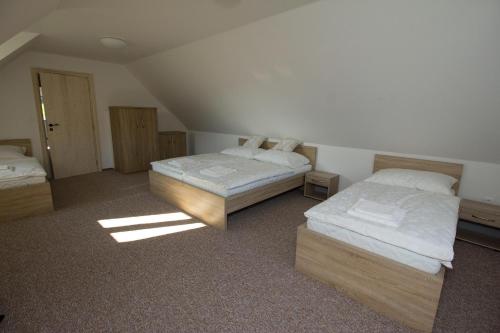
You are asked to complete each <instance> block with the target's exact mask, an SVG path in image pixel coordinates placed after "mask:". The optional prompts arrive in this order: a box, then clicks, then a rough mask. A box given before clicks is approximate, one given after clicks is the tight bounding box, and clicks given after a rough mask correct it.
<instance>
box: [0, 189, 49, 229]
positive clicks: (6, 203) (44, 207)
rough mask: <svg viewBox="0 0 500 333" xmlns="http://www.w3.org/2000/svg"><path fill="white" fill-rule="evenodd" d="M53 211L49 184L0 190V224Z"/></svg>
mask: <svg viewBox="0 0 500 333" xmlns="http://www.w3.org/2000/svg"><path fill="white" fill-rule="evenodd" d="M53 210H54V205H53V202H52V190H51V187H50V183H49V182H45V183H41V184H34V185H28V186H20V187H13V188H7V189H3V190H0V222H4V221H11V220H16V219H20V218H23V217H29V216H36V215H40V214H45V213H49V212H51V211H53Z"/></svg>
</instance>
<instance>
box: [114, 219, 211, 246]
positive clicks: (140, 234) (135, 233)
mask: <svg viewBox="0 0 500 333" xmlns="http://www.w3.org/2000/svg"><path fill="white" fill-rule="evenodd" d="M203 227H206V225H205V224H203V223H199V222H198V223H189V224H179V225H173V226H168V227H159V228H150V229H139V230H131V231H120V232H113V233H111V236H112V237H113V238H114V239H115V240H116V241H117V242H118V243H125V242H133V241H137V240H141V239H147V238H153V237H158V236H163V235H168V234H174V233H177V232H183V231H187V230H193V229H199V228H203Z"/></svg>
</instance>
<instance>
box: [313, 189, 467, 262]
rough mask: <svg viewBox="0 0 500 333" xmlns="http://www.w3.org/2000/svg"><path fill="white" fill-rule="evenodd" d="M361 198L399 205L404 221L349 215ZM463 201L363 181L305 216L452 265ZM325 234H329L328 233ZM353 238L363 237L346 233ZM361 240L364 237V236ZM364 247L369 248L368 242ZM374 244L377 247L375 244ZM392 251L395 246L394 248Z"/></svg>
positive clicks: (397, 257) (346, 237)
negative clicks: (395, 224) (380, 221)
mask: <svg viewBox="0 0 500 333" xmlns="http://www.w3.org/2000/svg"><path fill="white" fill-rule="evenodd" d="M361 198H363V199H366V200H371V201H375V202H378V203H380V204H386V205H387V204H397V205H398V206H399V207H400V208H401V209H404V210H405V211H406V214H405V217H404V219H403V221H402V223H401V224H400V225H399V226H398V227H389V226H385V225H382V224H378V223H374V222H370V221H368V220H365V219H361V218H356V217H353V216H351V215H349V214H347V211H348V210H349V208H350V207H352V206H353V205H354V204H355V203H356V202H357V201H358V200H359V199H361ZM459 203H460V199H459V198H458V197H456V196H453V195H446V194H439V193H432V192H426V191H421V190H417V189H411V188H406V187H401V186H391V185H383V184H377V183H369V182H359V183H356V184H354V185H352V186H351V187H349V188H347V189H346V190H344V191H342V192H339V193H338V194H337V195H335V196H333V197H331V198H330V199H328V200H326V201H324V202H322V203H321V204H319V205H317V206H315V207H313V208H311V209H310V210H308V211H307V212H305V216H306V217H307V218H308V220H314V221H319V222H321V223H322V224H325V225H326V226H330V225H332V226H334V228H332V229H331V230H334V229H336V228H342V229H346V230H348V231H349V232H352V233H356V234H358V235H361V236H364V237H367V238H371V239H372V240H375V241H378V242H382V243H385V244H388V245H391V246H392V247H397V248H400V249H402V250H405V251H403V252H404V253H406V254H408V253H407V251H409V252H413V253H414V254H416V255H420V256H423V257H426V258H422V259H424V260H427V259H433V260H436V261H438V262H440V263H441V264H443V265H445V266H447V267H449V268H451V261H452V260H453V256H454V252H453V244H454V242H455V234H456V228H457V221H458V206H459ZM313 224H314V223H313ZM325 234H327V235H328V233H325ZM349 237H350V238H356V242H358V245H359V239H360V237H357V236H352V235H351V236H345V240H348V238H349ZM361 239H364V238H363V237H361ZM353 245H356V244H353ZM364 246H366V247H368V245H364ZM370 246H372V247H375V246H373V243H372V244H371V245H370ZM360 247H361V246H360ZM382 247H383V248H384V250H386V249H387V247H386V246H385V245H381V246H380V247H379V248H382ZM392 250H394V249H392V248H391V250H390V251H392ZM377 251H378V252H375V251H373V252H375V253H378V254H380V255H384V256H387V257H390V256H389V255H387V252H385V253H384V251H381V250H380V249H379V250H377ZM391 259H394V260H396V261H399V262H402V263H406V264H409V263H410V261H409V260H410V259H408V258H407V259H405V261H406V262H403V261H402V260H401V258H400V256H396V255H392V258H391ZM411 260H413V259H411ZM419 265H420V264H419ZM410 266H411V265H410ZM414 267H415V266H414ZM415 268H417V267H415ZM418 269H421V270H425V269H423V268H418ZM426 271H428V270H426Z"/></svg>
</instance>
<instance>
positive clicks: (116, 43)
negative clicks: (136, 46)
mask: <svg viewBox="0 0 500 333" xmlns="http://www.w3.org/2000/svg"><path fill="white" fill-rule="evenodd" d="M100 42H101V44H102V45H104V46H106V47H109V48H110V49H121V48H123V47H125V46H127V42H125V41H124V40H123V39H121V38H116V37H102V38H101V39H100Z"/></svg>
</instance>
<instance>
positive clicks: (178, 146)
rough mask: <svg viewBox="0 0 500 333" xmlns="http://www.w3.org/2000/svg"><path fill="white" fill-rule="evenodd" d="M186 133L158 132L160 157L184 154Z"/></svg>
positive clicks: (163, 158)
mask: <svg viewBox="0 0 500 333" xmlns="http://www.w3.org/2000/svg"><path fill="white" fill-rule="evenodd" d="M186 150H187V149H186V133H185V132H179V131H169V132H160V159H162V160H165V159H167V158H174V157H179V156H186Z"/></svg>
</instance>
